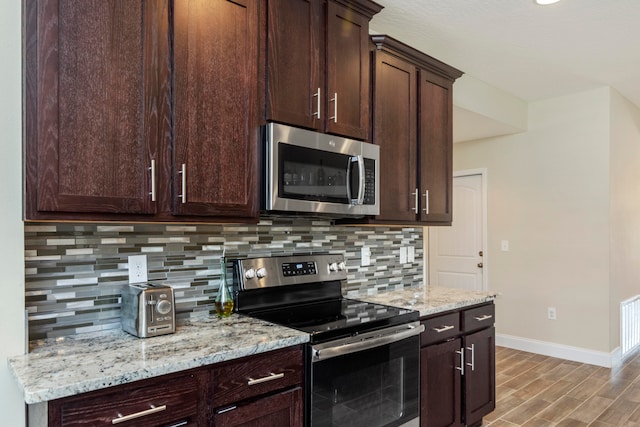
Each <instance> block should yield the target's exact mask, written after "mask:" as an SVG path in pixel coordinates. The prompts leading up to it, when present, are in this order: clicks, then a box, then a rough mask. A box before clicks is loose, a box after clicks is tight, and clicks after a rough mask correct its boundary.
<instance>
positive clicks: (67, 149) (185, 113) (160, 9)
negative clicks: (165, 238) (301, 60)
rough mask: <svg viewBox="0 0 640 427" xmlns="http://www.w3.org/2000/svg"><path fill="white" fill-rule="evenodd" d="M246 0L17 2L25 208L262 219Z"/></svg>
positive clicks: (251, 21)
mask: <svg viewBox="0 0 640 427" xmlns="http://www.w3.org/2000/svg"><path fill="white" fill-rule="evenodd" d="M259 24H260V20H259V16H258V3H257V2H256V1H250V0H247V1H233V2H232V1H226V0H210V1H207V2H196V1H190V0H181V1H176V2H170V1H169V0H150V1H141V0H132V1H126V2H125V1H122V0H83V1H73V0H25V45H24V58H25V76H24V83H25V84H24V86H25V113H24V114H25V116H24V117H25V149H24V153H25V162H24V168H25V173H24V175H25V207H24V208H25V209H24V212H25V219H27V220H107V221H110V220H114V221H119V220H126V221H190V220H194V221H233V222H238V221H241V222H255V221H257V218H258V191H257V155H258V153H257V143H258V137H259V126H258V119H259V113H258V109H257V108H258V104H259V101H258V77H259V74H258V58H259V57H258V41H259V36H258V33H259V29H258V28H259Z"/></svg>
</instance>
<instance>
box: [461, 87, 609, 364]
mask: <svg viewBox="0 0 640 427" xmlns="http://www.w3.org/2000/svg"><path fill="white" fill-rule="evenodd" d="M454 125H455V124H454ZM609 128H610V125H609V90H608V89H607V88H602V89H597V90H593V91H589V92H584V93H580V94H577V95H572V96H566V97H562V98H556V99H551V100H546V101H540V102H535V103H531V104H530V105H529V119H528V131H526V132H523V133H521V134H517V135H509V136H502V137H495V138H488V139H484V140H477V141H471V142H462V143H457V144H455V145H454V156H453V158H454V170H464V169H476V168H487V170H488V177H489V179H488V251H489V253H490V259H491V265H490V266H489V267H490V269H491V276H490V278H489V279H490V283H489V288H490V289H491V290H493V291H498V292H500V293H501V294H502V296H501V297H500V298H499V299H498V300H497V302H496V310H497V315H496V327H497V333H498V334H505V335H508V336H513V337H520V338H523V339H526V340H532V341H536V342H538V341H540V342H545V343H556V344H558V345H562V346H570V347H572V348H579V349H587V350H588V351H594V352H597V353H603V354H604V353H606V354H608V353H609V352H610V351H611V343H610V339H609V338H610V330H609V321H608V319H609V318H610V304H609V235H610V231H609V230H610V226H609V142H608V141H609ZM501 240H509V242H510V251H509V252H502V251H501V250H500V241H501ZM550 306H552V307H556V309H557V317H558V318H557V320H555V321H553V320H548V319H547V307H550Z"/></svg>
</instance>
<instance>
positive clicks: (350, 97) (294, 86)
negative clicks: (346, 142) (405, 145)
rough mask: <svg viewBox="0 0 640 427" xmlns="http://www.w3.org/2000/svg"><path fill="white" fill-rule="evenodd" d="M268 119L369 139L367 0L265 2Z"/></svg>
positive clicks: (374, 7) (370, 9)
mask: <svg viewBox="0 0 640 427" xmlns="http://www.w3.org/2000/svg"><path fill="white" fill-rule="evenodd" d="M267 4H268V7H267V58H266V62H267V79H266V84H267V87H266V98H267V100H266V120H267V121H275V122H280V123H286V124H289V125H293V126H300V127H303V128H308V129H315V130H318V131H320V132H326V133H331V134H336V135H342V136H346V137H351V138H355V139H361V140H368V139H369V127H370V121H369V114H370V112H369V85H370V82H369V75H370V63H369V47H368V46H369V41H368V38H369V35H368V33H369V21H370V20H371V18H372V17H373V15H375V14H376V13H378V12H379V11H380V10H382V7H381V6H380V5H378V4H376V3H374V2H372V1H369V0H353V1H349V0H344V1H342V0H328V1H316V0H268V1H267Z"/></svg>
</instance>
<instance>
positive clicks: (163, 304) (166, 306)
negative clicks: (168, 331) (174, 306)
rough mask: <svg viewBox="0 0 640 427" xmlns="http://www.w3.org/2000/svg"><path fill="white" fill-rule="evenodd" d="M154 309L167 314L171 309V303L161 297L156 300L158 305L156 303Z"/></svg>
mask: <svg viewBox="0 0 640 427" xmlns="http://www.w3.org/2000/svg"><path fill="white" fill-rule="evenodd" d="M156 310H158V313H160V314H169V312H170V311H171V303H170V302H169V301H168V300H166V299H163V300H161V301H160V302H158V305H156Z"/></svg>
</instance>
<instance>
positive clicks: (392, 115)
mask: <svg viewBox="0 0 640 427" xmlns="http://www.w3.org/2000/svg"><path fill="white" fill-rule="evenodd" d="M371 40H372V41H373V44H374V45H375V48H374V51H373V53H372V55H373V56H372V62H373V64H374V71H373V126H372V129H373V134H372V142H373V143H374V144H377V145H379V146H380V215H379V216H377V217H375V218H373V219H369V220H368V221H369V222H371V223H381V224H422V225H451V218H452V210H451V208H452V206H451V205H452V184H453V170H452V169H453V165H452V150H453V142H452V131H453V127H452V114H453V82H454V81H455V79H456V78H458V77H460V76H461V75H462V72H461V71H459V70H456V69H455V68H453V67H451V66H449V65H447V64H444V63H442V62H440V61H438V60H436V59H434V58H432V57H430V56H428V55H426V54H424V53H422V52H419V51H417V50H415V49H413V48H411V47H409V46H407V45H405V44H403V43H401V42H399V41H397V40H395V39H392V38H390V37H388V36H384V35H376V36H371Z"/></svg>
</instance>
